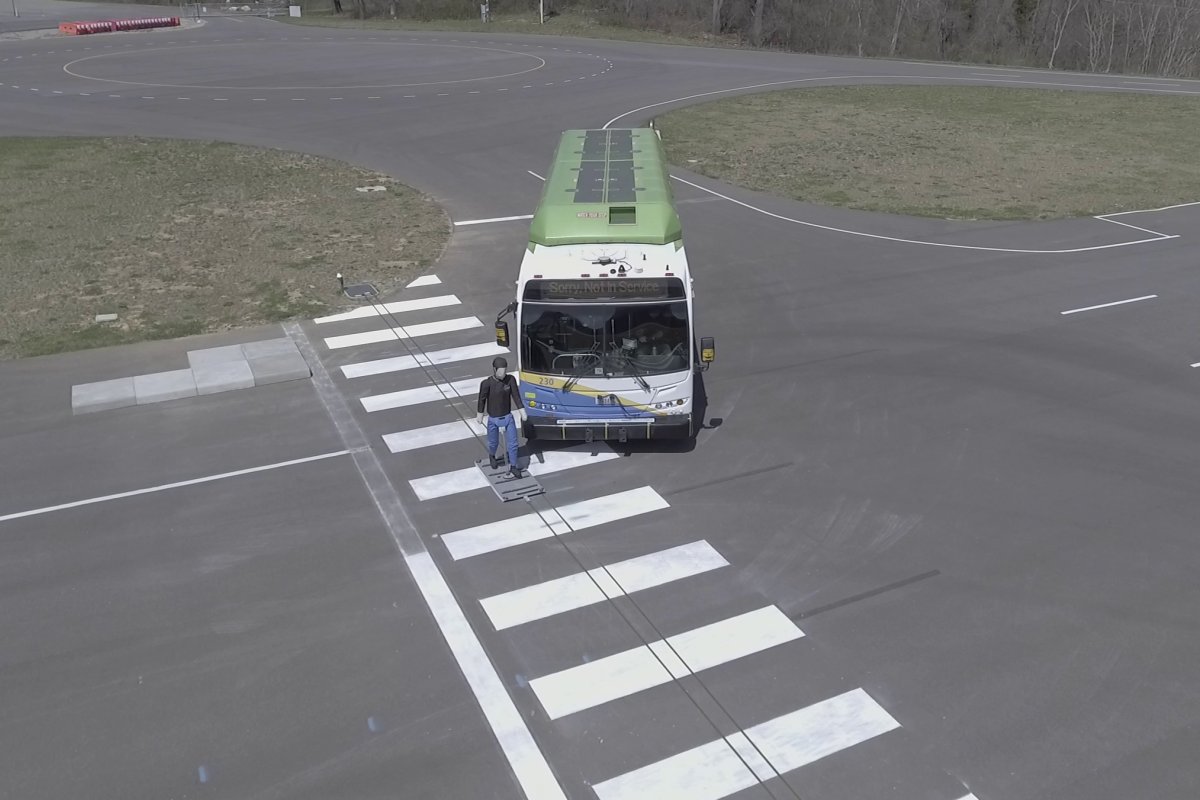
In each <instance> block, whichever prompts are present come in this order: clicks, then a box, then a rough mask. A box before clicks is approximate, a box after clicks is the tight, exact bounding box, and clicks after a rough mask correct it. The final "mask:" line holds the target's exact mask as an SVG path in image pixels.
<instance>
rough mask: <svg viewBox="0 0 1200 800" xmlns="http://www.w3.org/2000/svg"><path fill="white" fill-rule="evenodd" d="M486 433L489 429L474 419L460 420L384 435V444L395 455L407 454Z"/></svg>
mask: <svg viewBox="0 0 1200 800" xmlns="http://www.w3.org/2000/svg"><path fill="white" fill-rule="evenodd" d="M486 433H487V429H486V428H484V427H483V426H482V425H480V424H479V423H477V422H476V421H475V420H474V419H470V420H467V421H465V422H464V421H463V420H458V421H457V422H446V423H443V424H441V425H430V426H428V427H426V428H413V429H412V430H408V431H399V432H397V433H385V434H384V435H383V443H384V444H386V445H387V447H388V450H390V451H392V452H393V453H407V452H409V451H411V450H419V449H421V448H422V447H433V446H434V445H439V444H446V443H447V442H458V441H462V440H463V439H470V438H471V437H472V436H482V435H485V434H486Z"/></svg>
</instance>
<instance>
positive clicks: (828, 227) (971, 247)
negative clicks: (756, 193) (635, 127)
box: [671, 175, 1179, 255]
mask: <svg viewBox="0 0 1200 800" xmlns="http://www.w3.org/2000/svg"><path fill="white" fill-rule="evenodd" d="M671 177H672V178H673V179H674V180H677V181H679V182H680V183H683V184H686V185H688V186H691V187H693V188H695V189H699V190H700V191H702V192H708V193H709V194H711V195H714V196H716V197H719V198H721V199H722V200H728V201H729V202H731V203H734V204H735V205H739V206H742V207H743V208H748V209H750V210H751V211H756V212H758V213H759V214H762V215H764V216H768V217H772V218H774V219H777V220H781V221H783V222H791V223H794V224H796V225H804V226H805V227H808V228H817V229H819V230H823V231H830V232H832V233H844V234H847V235H849V236H862V237H864V238H867V239H881V240H883V241H885V242H899V243H901V244H919V245H925V246H926V247H947V248H951V249H954V250H981V251H984V252H988V253H1025V254H1033V255H1039V254H1040V255H1059V254H1067V253H1090V252H1092V251H1093V250H1111V249H1112V248H1114V247H1129V246H1130V245H1135V244H1149V243H1151V242H1165V241H1167V240H1168V239H1178V238H1179V236H1178V235H1171V236H1158V237H1157V238H1154V239H1137V240H1135V241H1132V242H1116V243H1115V244H1096V245H1090V246H1088V247H1072V248H1066V249H1062V250H1026V249H1019V248H1012V247H983V246H980V245H973V244H952V243H950V242H926V241H922V240H920V239H901V238H899V237H897V236H884V235H882V234H879V233H866V232H865V231H851V230H847V229H845V228H835V227H833V226H831V225H819V224H817V223H816V222H806V221H805V220H802V219H794V218H792V217H785V216H783V215H782V214H776V213H774V212H773V211H767V210H766V209H762V208H759V207H758V206H752V205H750V204H749V203H744V202H742V201H741V200H735V199H734V198H732V197H730V196H729V195H726V194H721V193H720V192H717V191H714V190H712V189H707V188H705V187H703V186H701V185H700V184H698V183H692V182H691V181H687V180H684V179H683V178H680V177H678V176H676V175H672V176H671ZM1106 221H1107V222H1111V221H1112V220H1106Z"/></svg>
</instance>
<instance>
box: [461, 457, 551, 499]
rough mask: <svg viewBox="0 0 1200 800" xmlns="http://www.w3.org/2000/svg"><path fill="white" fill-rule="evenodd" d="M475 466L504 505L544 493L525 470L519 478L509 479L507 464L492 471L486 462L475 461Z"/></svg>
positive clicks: (544, 490) (543, 489) (536, 481)
mask: <svg viewBox="0 0 1200 800" xmlns="http://www.w3.org/2000/svg"><path fill="white" fill-rule="evenodd" d="M475 466H476V467H477V468H478V469H479V471H480V472H482V473H483V477H484V478H486V479H487V482H488V485H489V486H491V487H492V491H493V492H495V493H496V496H497V497H499V498H500V499H501V500H503V501H504V502H505V503H507V502H508V501H510V500H520V499H522V498H525V497H533V496H534V495H538V494H544V493H545V492H546V489H545V487H543V486H542V485H541V484H540V483H538V479H537V478H535V477H533V476H532V475H530V474H529V470H527V469H523V470H521V477H519V478H510V477H509V476H508V465H507V464H502V465H501V466H499V467H497V468H496V469H492V465H491V464H490V463H488V462H487V461H486V460H477V461H476V462H475Z"/></svg>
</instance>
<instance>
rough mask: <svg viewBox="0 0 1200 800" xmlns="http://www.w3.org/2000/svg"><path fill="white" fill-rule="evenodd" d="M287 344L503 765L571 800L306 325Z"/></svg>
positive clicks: (528, 784) (557, 798) (292, 325)
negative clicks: (300, 358)
mask: <svg viewBox="0 0 1200 800" xmlns="http://www.w3.org/2000/svg"><path fill="white" fill-rule="evenodd" d="M284 330H285V331H286V332H287V334H288V336H290V337H291V338H292V340H293V341H295V342H296V344H297V346H298V347H299V348H300V350H301V352H302V353H303V354H304V356H305V358H306V360H307V361H308V362H309V363H310V364H312V365H313V385H314V387H315V388H316V390H317V394H318V396H319V397H320V399H321V402H322V404H323V405H324V406H325V410H326V411H327V412H328V413H329V416H330V418H331V419H332V420H333V422H334V425H335V426H336V428H337V431H338V434H339V435H340V436H341V437H342V441H343V442H344V443H346V444H348V445H350V449H351V453H352V454H353V457H354V465H355V466H356V467H357V468H358V471H359V474H360V475H361V476H362V480H363V484H364V485H365V486H366V488H367V490H368V492H369V494H370V495H371V499H372V500H373V501H374V502H375V506H376V508H378V509H379V515H380V517H381V518H382V519H383V521H384V524H385V525H386V526H387V529H388V532H389V533H390V534H391V537H392V541H393V542H395V544H396V549H397V550H399V551H400V555H401V556H402V557H403V558H404V563H405V565H406V566H407V567H408V570H409V572H410V574H411V575H412V577H413V581H414V582H415V583H416V584H417V588H418V589H419V590H420V591H421V597H422V598H424V600H425V604H426V606H427V607H428V608H429V610H430V612H432V614H433V618H434V620H435V621H436V622H437V625H438V628H439V629H440V630H441V632H442V636H443V637H444V638H445V640H446V643H447V644H448V645H449V646H450V651H451V652H452V653H453V654H454V660H455V661H456V662H457V663H458V666H459V669H461V670H462V673H463V677H464V678H466V681H467V684H468V685H469V686H470V687H471V692H472V693H473V694H474V695H475V699H476V701H478V703H479V707H480V709H481V710H482V711H483V715H484V717H485V718H486V719H487V721H488V725H490V726H491V729H492V733H493V734H494V735H495V737H496V741H497V742H498V743H499V745H500V749H501V751H503V753H504V757H505V758H506V759H507V760H508V763H509V766H510V767H511V768H512V770H513V773H514V775H515V777H516V779H517V783H518V784H520V787H521V790H522V791H523V792H524V794H525V797H526V800H567V796H566V793H565V792H564V791H563V789H562V787H561V786H560V785H559V783H558V780H557V779H556V778H555V777H554V772H553V771H552V770H551V769H550V764H549V762H547V761H546V756H545V754H544V753H542V751H541V749H540V748H539V747H538V744H537V741H536V740H535V739H534V738H533V734H532V733H530V731H529V726H528V725H527V724H526V723H525V719H524V717H522V716H521V712H520V711H518V710H517V707H516V704H515V703H514V702H513V699H512V697H510V696H509V694H508V690H507V689H505V687H504V682H503V681H502V680H501V679H500V675H499V673H497V672H496V668H495V667H494V666H493V665H492V662H491V661H490V659H489V658H488V655H487V651H486V650H484V649H483V644H482V643H481V642H480V641H479V637H478V636H476V635H475V631H474V629H472V628H471V623H470V622H468V621H467V617H466V614H464V613H463V610H462V606H460V605H459V604H458V600H457V599H456V598H455V596H454V593H453V592H451V591H450V586H449V584H447V583H446V578H445V576H443V575H442V573H441V571H440V570H439V569H438V567H437V564H436V563H435V562H434V560H433V558H432V557H430V555H429V551H428V550H426V549H425V544H424V542H423V541H422V540H421V537H420V535H419V534H418V533H417V529H416V527H415V526H414V525H413V523H412V519H411V518H410V517H409V516H408V510H407V509H406V508H405V507H404V504H403V503H402V502H401V501H400V496H399V494H398V493H397V492H396V489H395V487H394V486H393V485H392V483H391V481H390V480H389V479H388V476H387V473H386V472H384V469H383V465H382V464H381V463H380V462H379V458H378V457H377V456H376V455H375V452H374V451H373V450H372V449H371V448H370V447H368V446H367V439H366V436H365V435H364V434H363V432H362V429H361V428H360V427H359V425H358V422H357V421H356V420H355V419H354V415H353V414H351V413H350V409H349V408H348V407H347V404H346V401H345V399H343V397H342V395H341V393H340V392H339V391H338V389H337V387H336V385H335V384H334V382H333V378H332V377H331V376H330V374H329V372H328V371H327V370H326V369H325V365H324V364H323V363H322V362H321V361H320V359H318V358H317V354H316V350H315V348H314V347H313V345H312V342H310V341H309V339H308V336H307V335H305V333H304V329H303V328H301V327H300V325H299V323H296V322H288V323H285V324H284Z"/></svg>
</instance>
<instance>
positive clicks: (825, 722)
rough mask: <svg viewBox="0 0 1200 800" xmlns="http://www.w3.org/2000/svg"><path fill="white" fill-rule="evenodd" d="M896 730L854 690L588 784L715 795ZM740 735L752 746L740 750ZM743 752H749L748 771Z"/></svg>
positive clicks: (614, 798)
mask: <svg viewBox="0 0 1200 800" xmlns="http://www.w3.org/2000/svg"><path fill="white" fill-rule="evenodd" d="M899 727H900V723H898V722H896V720H894V719H892V717H891V715H890V714H888V713H887V712H886V711H884V710H883V708H882V707H880V705H879V704H878V703H876V702H875V701H874V700H872V699H871V696H870V695H868V694H867V693H866V692H865V691H863V690H862V689H853V690H851V691H849V692H846V693H845V694H840V695H838V696H837V697H831V698H829V699H828V700H822V701H821V702H819V703H814V704H813V705H811V706H808V707H806V708H802V709H800V710H799V711H793V712H791V713H790V714H784V715H783V716H781V717H776V718H775V719H772V720H768V721H767V722H764V723H762V724H760V725H755V726H754V727H752V728H749V729H747V730H746V731H745V735H744V737H741V736H740V735H739V734H734V735H733V736H730V737H728V738H727V739H725V738H722V739H717V740H715V741H712V742H709V743H708V744H705V745H701V746H700V747H696V748H693V749H691V750H686V751H684V752H682V753H679V754H678V755H674V756H670V757H669V758H665V759H663V760H662V761H657V762H655V763H653V764H649V765H647V766H645V767H642V768H640V769H636V770H633V771H632V772H627V773H625V774H624V775H619V776H617V777H615V778H611V779H609V780H607V781H603V782H601V783H597V784H594V785H593V786H592V789H593V791H595V792H596V796H597V797H598V798H599V800H658V798H675V797H680V798H682V797H686V798H688V800H720V799H721V798H723V797H728V796H729V795H731V794H733V793H735V792H739V791H741V790H742V789H748V788H750V787H751V786H754V785H755V784H757V783H758V782H759V780H760V779H762V778H760V776H762V777H768V776H773V775H774V774H776V773H778V774H783V773H785V772H790V771H791V770H794V769H798V768H800V767H802V766H804V765H806V764H811V763H812V762H814V761H817V760H819V759H822V758H825V757H826V756H829V755H832V754H834V753H837V752H838V751H840V750H845V749H846V748H848V747H853V746H854V745H856V744H861V743H862V742H865V741H867V740H868V739H871V738H874V737H876V736H879V735H880V734H883V733H887V732H888V731H890V730H894V729H896V728H899ZM734 739H737V740H738V741H737V742H734V741H732V740H734ZM747 740H748V742H749V743H752V744H753V747H752V748H746V747H745V744H746V741H747ZM747 750H748V752H747ZM743 754H745V755H747V756H750V758H749V759H748V763H749V764H750V767H749V768H748V767H747V762H743V760H742V756H743ZM759 754H761V755H759ZM764 759H765V762H764Z"/></svg>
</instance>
